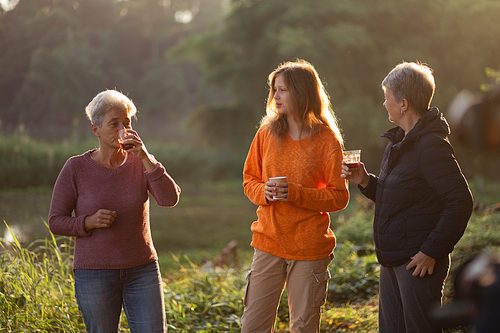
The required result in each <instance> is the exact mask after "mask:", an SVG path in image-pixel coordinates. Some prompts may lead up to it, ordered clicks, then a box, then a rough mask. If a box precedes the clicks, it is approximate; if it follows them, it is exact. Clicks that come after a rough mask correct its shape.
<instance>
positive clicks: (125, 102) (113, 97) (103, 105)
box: [85, 90, 137, 127]
mask: <svg viewBox="0 0 500 333" xmlns="http://www.w3.org/2000/svg"><path fill="white" fill-rule="evenodd" d="M113 108H114V109H118V110H126V111H127V115H128V116H130V117H131V118H132V117H134V116H135V114H136V113H137V108H136V107H135V105H134V103H133V102H132V101H131V100H130V99H129V98H128V97H127V96H125V95H124V94H122V93H121V92H118V91H116V90H105V91H102V92H100V93H99V94H97V95H96V96H95V97H94V99H92V101H91V102H90V103H89V105H87V107H86V108H85V112H86V113H87V117H88V118H89V120H90V122H91V123H92V124H95V125H97V126H99V127H101V126H102V119H103V118H104V115H105V114H106V112H108V111H109V110H110V109H113Z"/></svg>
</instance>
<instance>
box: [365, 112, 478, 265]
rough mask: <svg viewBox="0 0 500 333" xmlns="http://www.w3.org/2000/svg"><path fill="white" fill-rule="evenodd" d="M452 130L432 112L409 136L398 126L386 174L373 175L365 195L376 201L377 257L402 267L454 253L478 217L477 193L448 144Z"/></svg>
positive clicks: (387, 155) (385, 160)
mask: <svg viewBox="0 0 500 333" xmlns="http://www.w3.org/2000/svg"><path fill="white" fill-rule="evenodd" d="M449 133H450V129H449V126H448V123H447V122H446V119H445V118H444V117H443V115H442V114H441V113H440V112H439V110H438V109H437V108H431V109H429V111H428V112H427V113H426V114H425V115H424V116H423V117H422V118H420V119H419V121H418V122H417V123H416V125H415V126H414V128H413V129H412V130H411V131H410V132H409V133H408V135H407V136H406V138H405V139H404V140H403V138H404V131H403V130H402V129H401V128H400V127H395V128H392V129H391V130H389V131H388V132H387V133H385V134H384V135H383V137H387V138H389V140H390V142H389V143H388V145H387V147H386V149H385V152H384V157H383V160H382V166H381V171H380V175H379V176H378V177H376V176H374V175H370V182H369V184H368V186H367V187H366V188H365V189H363V188H362V187H360V189H361V192H362V193H363V194H364V195H366V196H367V197H368V198H370V199H372V200H373V201H375V219H374V224H373V231H374V240H375V247H376V252H377V258H378V261H379V262H380V264H381V265H383V266H399V265H402V264H404V263H405V262H406V261H408V260H409V259H410V257H411V256H413V255H415V254H416V253H418V251H422V252H423V253H425V254H427V255H428V256H431V257H433V258H434V259H440V258H442V257H444V256H446V255H448V254H449V253H451V251H453V247H454V246H455V244H456V243H457V242H458V241H459V240H460V238H461V237H462V235H463V233H464V231H465V228H466V226H467V223H468V220H469V217H470V215H471V213H472V204H473V203H472V195H471V193H470V190H469V187H468V184H467V181H466V180H465V177H464V176H463V174H462V172H461V170H460V167H459V165H458V163H457V161H456V160H455V155H454V150H453V147H452V146H451V144H450V142H449V141H448V137H447V136H448V134H449Z"/></svg>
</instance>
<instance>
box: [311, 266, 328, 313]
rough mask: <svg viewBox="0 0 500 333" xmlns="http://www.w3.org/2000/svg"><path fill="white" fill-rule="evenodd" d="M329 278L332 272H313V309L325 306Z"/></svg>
mask: <svg viewBox="0 0 500 333" xmlns="http://www.w3.org/2000/svg"><path fill="white" fill-rule="evenodd" d="M329 278H330V271H328V270H326V271H324V272H320V273H314V272H313V281H312V284H311V288H312V291H311V296H312V297H311V306H312V307H319V306H322V305H323V304H325V302H326V295H327V286H328V279H329Z"/></svg>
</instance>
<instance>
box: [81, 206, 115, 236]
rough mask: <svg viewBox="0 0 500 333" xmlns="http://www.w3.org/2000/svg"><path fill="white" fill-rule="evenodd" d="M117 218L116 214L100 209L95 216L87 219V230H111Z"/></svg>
mask: <svg viewBox="0 0 500 333" xmlns="http://www.w3.org/2000/svg"><path fill="white" fill-rule="evenodd" d="M115 218H116V212H115V211H111V210H107V209H99V210H98V211H97V212H96V213H95V214H94V215H91V216H87V217H86V218H85V230H86V231H89V230H92V229H99V228H109V227H110V226H111V224H112V223H113V221H114V220H115Z"/></svg>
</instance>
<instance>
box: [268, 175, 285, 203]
mask: <svg viewBox="0 0 500 333" xmlns="http://www.w3.org/2000/svg"><path fill="white" fill-rule="evenodd" d="M269 181H270V182H273V183H276V184H278V183H286V176H285V177H270V178H269ZM273 199H274V200H282V199H280V198H276V197H275V196H273Z"/></svg>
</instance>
